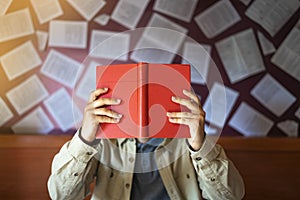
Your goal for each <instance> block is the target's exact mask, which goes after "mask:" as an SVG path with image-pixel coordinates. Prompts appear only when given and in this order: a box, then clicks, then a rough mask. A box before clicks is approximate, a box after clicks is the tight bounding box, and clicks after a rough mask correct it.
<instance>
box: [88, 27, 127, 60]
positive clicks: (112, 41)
mask: <svg viewBox="0 0 300 200" xmlns="http://www.w3.org/2000/svg"><path fill="white" fill-rule="evenodd" d="M90 42H91V43H90V52H89V55H90V56H91V57H96V58H107V59H113V60H123V61H126V60H127V59H128V55H127V54H128V53H129V44H130V43H129V42H130V35H129V34H128V33H119V32H113V31H99V30H92V35H91V40H90Z"/></svg>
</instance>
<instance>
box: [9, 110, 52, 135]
mask: <svg viewBox="0 0 300 200" xmlns="http://www.w3.org/2000/svg"><path fill="white" fill-rule="evenodd" d="M11 129H12V130H13V132H14V133H20V134H23V133H24V134H26V133H29V134H47V133H49V132H50V131H51V130H53V129H54V125H53V123H52V122H51V121H50V120H49V118H48V116H47V114H46V113H45V111H44V110H43V109H42V108H41V107H38V108H36V109H35V110H33V111H32V112H30V113H29V114H28V115H26V116H25V117H23V118H22V119H21V120H19V121H18V122H17V123H15V124H14V125H13V126H12V127H11Z"/></svg>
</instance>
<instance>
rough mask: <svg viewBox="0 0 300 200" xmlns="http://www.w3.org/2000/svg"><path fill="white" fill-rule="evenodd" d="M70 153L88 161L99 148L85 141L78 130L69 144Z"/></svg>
mask: <svg viewBox="0 0 300 200" xmlns="http://www.w3.org/2000/svg"><path fill="white" fill-rule="evenodd" d="M68 151H69V153H70V154H71V155H72V156H73V157H74V158H75V159H77V160H79V161H81V162H84V163H87V162H89V161H90V160H91V158H92V157H94V156H95V155H96V154H97V150H96V149H95V148H94V147H92V146H90V145H88V144H86V143H84V142H83V141H82V140H81V139H80V137H79V131H77V132H76V134H75V135H74V137H73V138H72V140H71V141H70V143H69V146H68Z"/></svg>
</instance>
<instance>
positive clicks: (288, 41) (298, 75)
mask: <svg viewBox="0 0 300 200" xmlns="http://www.w3.org/2000/svg"><path fill="white" fill-rule="evenodd" d="M299 43H300V20H299V21H298V23H297V24H296V26H295V27H294V28H293V29H292V30H291V32H290V33H289V34H288V35H287V37H286V38H285V39H284V41H283V42H282V43H281V44H280V46H279V48H278V50H277V51H276V52H275V54H274V55H273V56H272V58H271V62H272V63H274V64H275V65H276V66H277V67H279V68H280V69H282V70H283V71H285V72H286V73H288V74H289V75H290V76H292V77H294V78H295V79H296V80H298V81H300V45H299Z"/></svg>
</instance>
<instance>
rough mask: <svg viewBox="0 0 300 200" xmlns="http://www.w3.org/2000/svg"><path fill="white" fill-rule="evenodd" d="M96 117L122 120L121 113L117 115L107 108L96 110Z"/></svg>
mask: <svg viewBox="0 0 300 200" xmlns="http://www.w3.org/2000/svg"><path fill="white" fill-rule="evenodd" d="M94 115H98V116H107V117H111V118H121V117H122V115H121V114H120V113H117V112H115V111H112V110H110V109H106V108H98V109H95V110H94Z"/></svg>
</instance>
